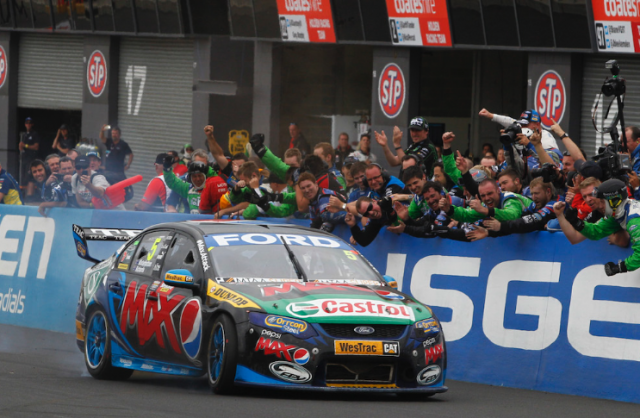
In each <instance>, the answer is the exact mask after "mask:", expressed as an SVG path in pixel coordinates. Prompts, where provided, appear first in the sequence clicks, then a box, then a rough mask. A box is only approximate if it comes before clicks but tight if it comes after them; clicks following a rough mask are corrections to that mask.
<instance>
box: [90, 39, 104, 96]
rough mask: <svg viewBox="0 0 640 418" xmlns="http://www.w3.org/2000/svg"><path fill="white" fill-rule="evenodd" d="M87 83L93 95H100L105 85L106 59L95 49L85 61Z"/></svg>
mask: <svg viewBox="0 0 640 418" xmlns="http://www.w3.org/2000/svg"><path fill="white" fill-rule="evenodd" d="M87 85H88V87H89V92H90V93H91V95H92V96H93V97H100V95H102V93H104V88H105V86H106V85H107V60H106V59H105V58H104V55H103V54H102V52H100V51H98V50H95V51H93V53H92V54H91V56H90V57H89V61H88V62H87Z"/></svg>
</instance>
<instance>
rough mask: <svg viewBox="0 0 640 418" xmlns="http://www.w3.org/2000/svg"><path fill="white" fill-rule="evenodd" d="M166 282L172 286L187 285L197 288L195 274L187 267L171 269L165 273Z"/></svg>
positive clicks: (189, 287) (190, 287)
mask: <svg viewBox="0 0 640 418" xmlns="http://www.w3.org/2000/svg"><path fill="white" fill-rule="evenodd" d="M164 282H165V283H166V284H168V285H171V286H176V287H185V288H187V289H193V288H196V287H197V285H196V283H195V281H194V280H193V274H191V272H190V271H189V270H186V269H175V270H169V271H167V272H166V273H165V275H164Z"/></svg>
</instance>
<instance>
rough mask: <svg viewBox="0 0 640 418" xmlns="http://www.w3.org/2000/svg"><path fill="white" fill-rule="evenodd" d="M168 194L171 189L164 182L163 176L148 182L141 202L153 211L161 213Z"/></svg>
mask: <svg viewBox="0 0 640 418" xmlns="http://www.w3.org/2000/svg"><path fill="white" fill-rule="evenodd" d="M170 194H171V189H170V188H169V186H167V183H166V182H165V181H164V175H160V176H157V177H155V178H154V179H152V180H151V181H150V182H149V185H148V186H147V190H145V192H144V196H142V199H141V200H142V202H143V203H146V204H147V205H151V206H152V207H153V208H154V209H156V210H158V211H159V212H162V211H163V209H164V206H165V204H166V202H167V196H169V195H170Z"/></svg>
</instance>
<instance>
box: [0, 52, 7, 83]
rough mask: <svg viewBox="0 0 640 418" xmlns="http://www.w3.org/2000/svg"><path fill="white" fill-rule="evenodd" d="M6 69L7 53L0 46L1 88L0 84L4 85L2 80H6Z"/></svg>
mask: <svg viewBox="0 0 640 418" xmlns="http://www.w3.org/2000/svg"><path fill="white" fill-rule="evenodd" d="M8 69H9V66H8V63H7V53H6V52H5V51H4V48H3V47H2V46H0V88H2V86H4V82H5V81H7V70H8Z"/></svg>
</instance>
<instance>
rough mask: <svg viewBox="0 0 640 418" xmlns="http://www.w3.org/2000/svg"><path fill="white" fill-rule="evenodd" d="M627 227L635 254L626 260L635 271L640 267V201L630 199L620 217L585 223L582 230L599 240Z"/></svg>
mask: <svg viewBox="0 0 640 418" xmlns="http://www.w3.org/2000/svg"><path fill="white" fill-rule="evenodd" d="M623 229H626V230H627V232H628V233H629V238H630V242H631V248H633V254H631V255H630V256H629V257H627V258H626V259H625V260H624V262H625V264H626V266H627V270H629V271H634V270H637V269H638V268H640V202H638V201H637V200H633V199H628V200H627V201H626V203H625V205H624V215H623V216H621V217H620V218H614V217H612V216H605V217H604V218H602V219H600V220H599V221H598V222H596V223H593V224H592V223H585V224H584V228H583V229H582V230H581V231H580V233H581V234H582V235H584V236H585V237H587V238H589V239H590V240H594V241H595V240H599V239H602V238H604V237H607V236H609V235H611V234H614V233H616V232H618V231H620V230H623Z"/></svg>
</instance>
